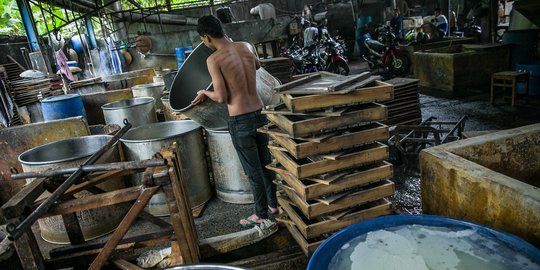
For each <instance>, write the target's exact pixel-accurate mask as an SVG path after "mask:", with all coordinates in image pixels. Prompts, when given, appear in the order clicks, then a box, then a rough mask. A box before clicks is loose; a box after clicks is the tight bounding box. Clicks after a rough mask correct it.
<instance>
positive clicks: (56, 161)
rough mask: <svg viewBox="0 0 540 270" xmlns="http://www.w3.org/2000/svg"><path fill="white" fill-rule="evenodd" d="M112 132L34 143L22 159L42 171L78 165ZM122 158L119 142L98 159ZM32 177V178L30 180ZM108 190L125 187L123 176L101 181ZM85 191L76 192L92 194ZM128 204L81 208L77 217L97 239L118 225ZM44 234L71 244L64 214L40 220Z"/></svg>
mask: <svg viewBox="0 0 540 270" xmlns="http://www.w3.org/2000/svg"><path fill="white" fill-rule="evenodd" d="M110 138H112V136H109V135H92V136H84V137H77V138H71V139H66V140H61V141H56V142H52V143H48V144H44V145H41V146H37V147H34V148H32V149H30V150H28V151H26V152H24V153H22V154H21V155H19V158H18V159H19V162H20V163H21V165H22V168H23V170H24V171H25V172H31V171H42V170H47V169H54V168H66V167H75V166H78V165H80V164H82V163H83V162H84V161H85V160H86V159H87V158H88V157H90V155H92V154H93V153H95V152H96V151H97V150H99V149H100V148H101V147H102V146H103V145H105V144H106V143H107V142H108V141H109V140H110ZM117 161H120V155H119V153H118V147H117V145H115V146H114V147H112V148H111V149H110V150H109V151H107V152H106V153H105V154H103V156H102V157H101V158H100V159H99V160H98V161H97V162H96V164H98V163H107V162H117ZM29 181H32V180H29ZM97 186H98V187H99V188H101V189H103V190H105V191H112V190H117V189H121V188H124V187H125V184H124V181H123V178H121V177H120V178H115V179H109V180H108V181H107V182H105V183H102V184H99V185H97ZM90 194H91V193H90V192H87V191H82V192H79V193H77V194H75V197H76V198H81V197H85V196H88V195H90ZM127 210H128V209H127V208H126V207H125V206H120V205H111V206H105V207H100V208H96V209H91V210H85V211H80V212H77V213H76V214H77V218H78V220H79V224H80V226H81V230H82V233H83V236H84V238H85V240H90V239H94V238H97V237H100V236H102V235H105V234H108V233H110V232H112V231H114V230H115V229H116V227H117V226H118V224H119V223H120V221H121V220H122V218H123V217H124V215H125V213H126V212H127ZM38 223H39V227H40V230H41V237H43V239H45V240H46V241H48V242H51V243H58V244H67V243H69V238H68V235H67V232H66V228H65V226H64V223H63V221H62V217H61V216H53V217H47V218H42V219H39V220H38Z"/></svg>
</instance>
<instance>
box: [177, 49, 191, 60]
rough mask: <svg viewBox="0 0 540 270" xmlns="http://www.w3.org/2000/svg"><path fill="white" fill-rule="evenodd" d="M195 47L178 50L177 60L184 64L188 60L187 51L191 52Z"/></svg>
mask: <svg viewBox="0 0 540 270" xmlns="http://www.w3.org/2000/svg"><path fill="white" fill-rule="evenodd" d="M192 49H193V47H192V46H185V47H180V48H176V60H178V62H179V63H180V62H184V61H185V60H186V55H185V54H186V51H189V50H192Z"/></svg>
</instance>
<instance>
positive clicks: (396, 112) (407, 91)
mask: <svg viewBox="0 0 540 270" xmlns="http://www.w3.org/2000/svg"><path fill="white" fill-rule="evenodd" d="M418 82H419V80H417V79H408V78H393V79H391V80H388V81H386V83H389V84H392V85H394V99H393V100H391V101H386V102H382V104H384V105H386V106H387V107H388V120H386V121H385V122H384V123H385V124H387V125H390V126H394V125H417V124H418V123H420V122H421V121H422V112H421V110H420V98H419V95H418Z"/></svg>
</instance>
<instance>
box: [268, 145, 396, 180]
mask: <svg viewBox="0 0 540 270" xmlns="http://www.w3.org/2000/svg"><path fill="white" fill-rule="evenodd" d="M269 150H270V153H271V154H272V155H273V156H274V157H275V159H276V160H277V162H279V163H281V164H282V165H283V167H285V168H286V169H287V171H289V173H290V174H291V175H293V176H294V177H296V178H298V179H302V178H307V177H311V176H314V175H319V174H323V173H328V172H334V171H339V170H346V169H350V168H354V167H357V166H361V165H365V164H368V163H372V162H376V161H381V160H384V159H388V146H386V145H384V144H381V143H379V142H376V143H373V144H368V145H363V146H359V147H356V148H354V152H352V153H350V154H346V155H344V156H342V157H341V158H340V159H339V160H328V159H322V160H320V161H315V162H309V161H306V160H305V159H300V160H295V159H294V157H292V156H291V155H290V154H288V153H287V152H283V151H279V150H275V149H269Z"/></svg>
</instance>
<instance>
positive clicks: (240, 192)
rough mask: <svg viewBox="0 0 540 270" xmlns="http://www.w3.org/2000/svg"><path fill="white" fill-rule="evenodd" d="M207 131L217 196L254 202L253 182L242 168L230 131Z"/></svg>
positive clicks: (236, 200)
mask: <svg viewBox="0 0 540 270" xmlns="http://www.w3.org/2000/svg"><path fill="white" fill-rule="evenodd" d="M206 131H207V138H208V152H210V159H211V160H212V171H213V173H214V181H215V183H216V195H217V197H218V198H219V199H220V200H222V201H224V202H228V203H238V204H248V203H253V202H254V200H253V194H252V193H251V184H250V183H249V178H248V177H247V175H246V174H245V173H244V170H243V169H242V164H241V163H240V159H239V158H238V154H237V153H236V149H234V145H233V143H232V140H231V135H230V134H229V131H227V130H206Z"/></svg>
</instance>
